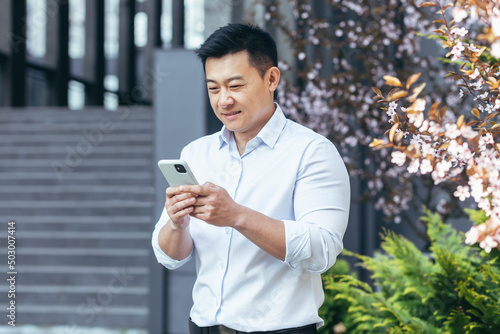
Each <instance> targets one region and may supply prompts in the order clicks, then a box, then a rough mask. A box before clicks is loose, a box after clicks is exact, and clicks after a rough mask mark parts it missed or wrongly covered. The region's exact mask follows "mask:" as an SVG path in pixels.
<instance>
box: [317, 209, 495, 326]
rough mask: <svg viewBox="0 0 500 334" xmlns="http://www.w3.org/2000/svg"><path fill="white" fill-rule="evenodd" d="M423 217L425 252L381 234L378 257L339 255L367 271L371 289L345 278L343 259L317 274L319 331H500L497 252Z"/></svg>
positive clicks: (475, 217)
mask: <svg viewBox="0 0 500 334" xmlns="http://www.w3.org/2000/svg"><path fill="white" fill-rule="evenodd" d="M424 212H425V216H424V217H422V218H421V220H422V221H423V222H425V223H426V224H427V228H428V236H429V239H430V240H431V244H430V247H429V250H428V252H422V251H421V250H419V249H418V248H417V247H416V246H415V245H414V244H413V243H412V242H410V241H409V240H407V239H406V238H404V237H402V236H400V235H397V234H395V233H394V232H391V231H388V230H385V231H384V232H383V234H382V244H381V247H382V250H383V252H380V253H378V254H375V255H374V256H373V257H370V256H362V255H358V254H354V253H351V252H348V251H345V252H344V255H347V256H353V257H355V258H357V259H359V260H360V261H361V265H362V266H363V267H364V268H366V269H367V270H369V271H370V272H371V277H372V279H373V280H374V282H375V283H374V285H373V286H371V285H370V284H368V283H366V282H363V281H361V280H359V279H357V278H356V277H355V275H352V274H349V273H348V271H349V268H348V267H347V269H346V263H345V262H344V261H341V262H339V263H338V264H336V265H335V266H334V267H333V268H332V269H331V271H330V272H327V273H326V274H325V275H323V279H324V286H325V293H326V297H325V303H324V305H323V307H322V308H321V309H320V315H321V316H322V317H323V318H324V319H325V326H324V327H322V329H321V333H323V334H326V333H356V334H358V333H415V334H427V333H429V334H432V333H450V334H457V333H477V334H488V333H491V334H493V333H500V263H499V261H500V256H499V255H500V254H498V253H499V252H498V250H497V249H494V250H493V251H492V252H491V253H489V254H488V253H485V252H484V251H481V248H479V246H468V245H465V244H464V242H463V240H464V236H463V233H462V232H459V231H457V230H456V229H454V228H453V227H452V226H451V225H449V224H445V223H443V221H442V219H441V217H440V216H439V214H433V213H431V212H430V211H429V210H424ZM467 212H468V214H469V217H470V219H471V220H472V222H473V223H474V224H476V225H477V224H481V223H482V222H484V220H485V219H486V217H485V216H484V214H483V213H482V212H481V211H475V210H468V211H467ZM346 271H347V272H346ZM339 272H340V273H341V274H338V273H339Z"/></svg>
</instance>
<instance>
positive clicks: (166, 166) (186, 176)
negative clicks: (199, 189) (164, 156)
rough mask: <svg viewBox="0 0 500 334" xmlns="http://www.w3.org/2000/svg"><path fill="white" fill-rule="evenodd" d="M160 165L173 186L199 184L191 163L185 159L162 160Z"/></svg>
mask: <svg viewBox="0 0 500 334" xmlns="http://www.w3.org/2000/svg"><path fill="white" fill-rule="evenodd" d="M158 167H160V170H161V172H162V173H163V176H165V179H167V182H168V184H169V185H170V186H171V187H179V186H184V185H196V184H198V181H197V180H196V178H195V177H194V174H193V172H191V169H190V168H189V165H188V164H187V162H185V161H184V160H160V161H158Z"/></svg>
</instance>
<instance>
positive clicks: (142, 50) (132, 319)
mask: <svg viewBox="0 0 500 334" xmlns="http://www.w3.org/2000/svg"><path fill="white" fill-rule="evenodd" d="M309 2H310V3H311V4H312V5H313V6H314V8H315V10H316V11H317V12H318V13H320V12H321V13H323V14H324V12H323V11H324V7H323V6H324V5H325V3H327V2H328V1H314V2H313V1H309ZM305 3H307V1H306V2H305ZM0 6H1V7H0V200H1V201H0V223H1V224H0V236H1V238H0V247H1V249H0V254H2V256H3V257H4V260H1V261H2V263H3V264H2V268H5V269H4V270H2V277H5V276H7V272H9V271H12V270H9V268H7V267H6V262H7V256H8V253H7V231H8V228H7V227H8V223H9V222H15V238H16V239H15V240H16V243H15V261H16V262H15V268H14V269H15V270H16V272H17V275H16V285H15V287H16V291H15V293H16V296H15V302H16V327H12V326H8V325H6V323H7V321H6V320H5V319H6V317H5V315H2V319H4V320H2V322H1V323H0V333H141V334H142V333H151V334H156V333H187V318H188V312H189V308H190V306H191V286H192V284H193V281H194V275H195V271H194V264H190V265H188V266H186V267H183V268H181V269H179V270H177V271H174V272H167V271H166V270H165V269H163V268H162V267H161V266H160V265H159V264H158V263H156V260H155V258H154V256H153V254H152V251H151V246H150V236H151V232H152V230H153V228H154V224H155V222H156V221H157V219H158V218H159V215H160V213H161V210H162V207H163V203H164V190H165V188H166V186H167V184H166V182H165V181H164V180H163V177H161V175H160V174H159V172H158V169H157V167H156V162H157V161H158V160H159V159H162V158H176V157H178V156H179V153H180V150H181V148H182V147H183V146H184V145H186V144H187V143H188V142H190V141H191V140H193V139H196V138H198V137H200V136H202V135H205V134H208V133H213V132H215V131H218V130H219V129H220V127H221V124H220V123H219V121H218V120H217V119H216V118H215V116H214V115H213V114H212V111H211V109H210V107H209V105H208V103H207V97H206V92H205V84H204V75H203V69H202V67H201V65H200V64H199V61H198V60H197V59H196V57H195V55H194V53H193V50H194V49H195V48H197V47H198V46H199V45H200V44H201V43H202V42H203V41H204V39H205V38H206V37H207V36H208V35H210V34H211V33H212V32H213V31H214V30H215V29H217V28H218V27H220V26H223V25H225V24H227V23H229V22H243V21H250V22H254V23H256V24H258V25H260V26H261V27H263V28H265V29H266V30H268V31H269V32H271V33H272V34H273V36H274V37H275V38H276V40H277V42H278V46H279V54H280V58H281V59H282V60H284V61H287V62H288V63H289V64H293V63H294V62H295V61H296V60H295V56H296V52H295V51H296V50H294V49H293V46H292V45H291V44H290V43H288V42H287V41H286V39H285V37H284V34H283V33H281V31H280V30H279V29H277V28H276V25H275V24H273V23H272V21H271V20H269V15H270V11H269V10H268V9H269V8H267V7H266V5H265V4H263V3H261V2H256V1H253V0H248V1H243V0H213V1H204V0H184V1H180V0H102V1H100V0H0ZM280 6H281V7H280V8H279V9H276V8H274V9H273V10H274V12H276V11H278V12H279V13H280V15H283V17H282V20H284V21H283V22H288V23H290V24H291V25H292V27H293V26H294V24H296V23H297V22H298V19H297V17H296V15H294V13H293V11H292V9H291V8H292V7H291V6H292V5H291V4H288V3H282V4H280ZM271 12H272V11H271ZM336 15H337V16H331V18H332V20H333V19H336V18H338V15H341V16H342V15H344V16H349V15H351V14H349V13H341V12H340V13H337V14H336ZM337 36H338V35H337ZM309 51H310V52H314V50H312V49H309ZM299 58H300V56H299ZM326 71H333V69H328V68H326ZM286 75H287V76H288V74H286ZM292 77H293V76H292ZM364 187H366V183H363V182H360V181H359V180H358V179H357V178H356V177H355V176H354V177H353V178H352V188H353V190H352V191H353V198H356V197H359V195H360V194H361V193H362V192H363V188H364ZM374 200H376V198H375V199H373V198H372V199H371V200H370V201H353V203H352V207H351V219H350V222H349V227H348V230H347V233H346V237H345V247H346V248H347V249H349V250H351V251H354V252H357V253H361V254H373V252H374V250H376V249H377V248H378V246H379V237H378V232H379V231H380V230H381V226H382V225H383V224H384V222H383V221H382V217H381V213H380V212H378V211H377V210H375V208H374ZM11 225H12V224H11ZM394 228H395V229H396V230H399V231H402V232H405V231H406V230H407V229H408V227H405V226H403V225H397V226H395V227H394ZM358 270H359V269H358ZM363 275H366V274H364V273H363V272H360V276H361V277H362V278H363ZM365 278H367V277H365ZM9 288H10V285H9V284H8V282H7V281H6V280H5V279H2V281H1V282H0V305H1V309H2V310H4V311H2V312H6V311H5V310H6V307H7V305H8V303H9V302H10V300H11V299H12V298H7V292H8V291H9ZM7 320H8V318H7Z"/></svg>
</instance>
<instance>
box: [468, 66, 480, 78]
mask: <svg viewBox="0 0 500 334" xmlns="http://www.w3.org/2000/svg"><path fill="white" fill-rule="evenodd" d="M480 75H481V73H479V70H478V69H477V68H476V69H475V70H474V73H472V74H469V78H470V79H472V80H475V79H477V77H478V76H480Z"/></svg>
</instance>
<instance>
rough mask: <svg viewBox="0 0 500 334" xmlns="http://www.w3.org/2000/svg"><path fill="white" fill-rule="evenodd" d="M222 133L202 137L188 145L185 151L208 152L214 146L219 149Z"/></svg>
mask: <svg viewBox="0 0 500 334" xmlns="http://www.w3.org/2000/svg"><path fill="white" fill-rule="evenodd" d="M219 135H220V132H216V133H212V134H209V135H206V136H203V137H200V138H198V139H195V140H193V141H192V142H190V143H189V144H187V145H186V146H185V147H184V150H185V151H187V150H189V151H192V150H203V151H206V150H208V149H209V148H210V147H213V146H214V145H215V146H216V147H218V145H220V139H219Z"/></svg>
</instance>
